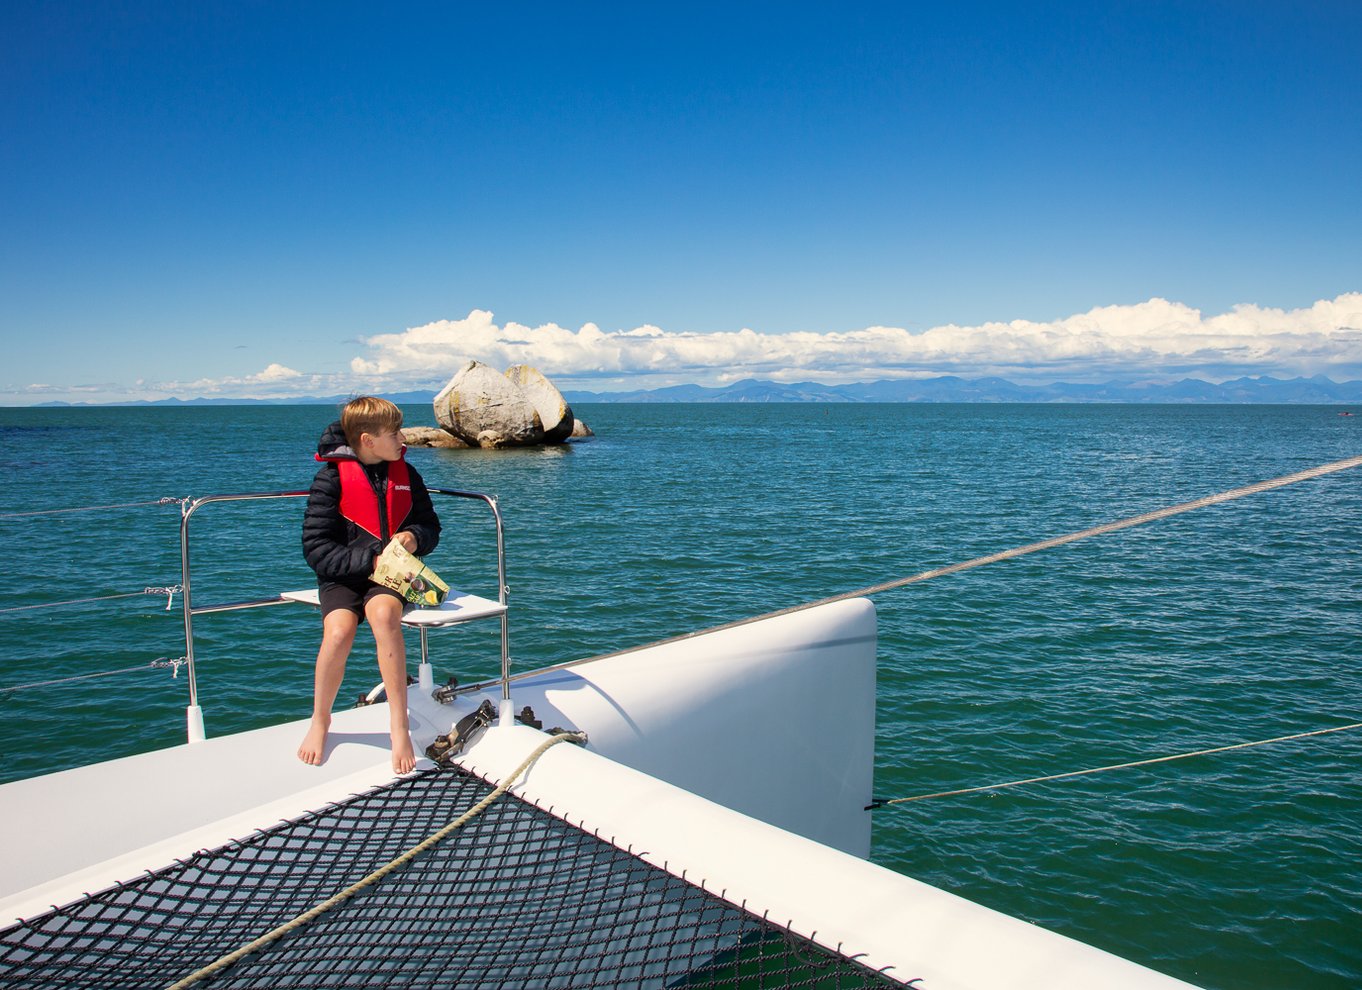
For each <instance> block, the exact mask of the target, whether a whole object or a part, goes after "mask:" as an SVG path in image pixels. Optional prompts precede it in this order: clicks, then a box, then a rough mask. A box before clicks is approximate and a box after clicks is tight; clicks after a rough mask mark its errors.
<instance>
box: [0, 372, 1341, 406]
mask: <svg viewBox="0 0 1362 990" xmlns="http://www.w3.org/2000/svg"><path fill="white" fill-rule="evenodd" d="M435 392H436V390H435V389H430V390H429V391H426V390H417V391H408V392H383V391H380V392H378V393H377V394H379V395H382V396H383V397H384V398H387V399H391V400H392V401H393V402H396V403H398V404H399V405H402V404H408V405H415V404H418V403H429V402H431V401H432V400H433V399H434V398H435ZM563 396H564V398H566V399H567V401H568V402H569V403H680V402H684V403H697V402H698V403H734V402H780V403H819V402H827V403H871V402H892V403H905V402H918V403H933V402H936V403H990V404H997V403H1024V404H1036V403H1041V404H1064V403H1069V404H1085V405H1090V404H1108V405H1362V381H1347V382H1335V381H1333V380H1332V379H1330V378H1327V377H1325V376H1323V375H1315V376H1314V377H1312V378H1290V379H1283V378H1272V377H1270V376H1266V375H1264V376H1259V377H1256V378H1254V377H1244V378H1236V379H1234V380H1232V381H1226V382H1220V383H1218V384H1217V383H1213V382H1207V381H1203V380H1201V379H1196V378H1184V379H1182V380H1181V381H1177V382H1167V383H1149V382H1115V381H1113V382H1105V383H1102V384H1079V383H1066V382H1056V383H1053V384H1049V385H1019V384H1016V383H1014V382H1010V381H1008V380H1007V379H1004V378H973V379H971V378H959V377H956V376H954V375H943V376H939V377H936V378H918V379H886V380H882V381H876V382H857V383H854V384H850V385H823V384H820V383H818V382H798V383H794V384H784V383H780V382H771V381H761V380H757V379H747V380H744V381H740V382H735V383H734V384H732V385H726V386H722V387H714V386H707V385H673V386H669V387H665V388H656V389H636V390H633V391H627V392H587V391H571V390H564V392H563ZM349 398H351V396H349V395H329V396H307V395H299V396H289V397H285V398H271V399H260V398H206V397H202V396H201V397H198V398H193V399H177V398H170V399H155V400H148V399H139V400H131V401H120V402H41V403H32V404H29V405H24V406H5V407H3V408H11V409H54V408H58V409H66V408H93V407H109V406H119V407H129V406H258V405H270V406H298V405H338V404H340V403H343V402H345V401H346V400H347V399H349Z"/></svg>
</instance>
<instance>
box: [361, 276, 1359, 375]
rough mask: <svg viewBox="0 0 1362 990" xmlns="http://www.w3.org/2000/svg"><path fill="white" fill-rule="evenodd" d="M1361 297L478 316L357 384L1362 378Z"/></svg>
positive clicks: (384, 353)
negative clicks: (673, 324) (851, 324)
mask: <svg viewBox="0 0 1362 990" xmlns="http://www.w3.org/2000/svg"><path fill="white" fill-rule="evenodd" d="M1359 328H1362V293H1348V294H1345V295H1341V296H1339V297H1338V298H1336V299H1333V300H1321V301H1320V302H1317V303H1315V304H1314V305H1313V306H1310V307H1309V308H1306V309H1298V310H1290V311H1287V310H1281V309H1266V308H1262V307H1259V306H1254V305H1241V306H1236V307H1235V308H1234V309H1233V310H1231V311H1230V312H1228V313H1223V314H1219V315H1216V316H1210V317H1207V316H1204V315H1203V314H1202V313H1201V312H1200V311H1199V310H1196V309H1192V308H1191V307H1188V306H1185V305H1183V304H1181V303H1173V302H1168V301H1167V300H1164V299H1151V300H1149V301H1148V302H1143V303H1139V304H1137V305H1131V306H1103V307H1099V308H1096V309H1093V310H1090V311H1088V312H1086V313H1081V314H1077V315H1074V316H1070V317H1067V318H1065V319H1061V320H1055V321H1053V322H1048V323H1037V322H1033V321H1029V320H1013V321H1011V322H1008V323H986V324H982V325H980V326H971V327H962V326H956V325H953V324H951V325H946V326H939V327H933V328H931V329H930V330H926V331H921V332H910V331H908V330H905V329H902V328H898V327H884V326H875V327H867V328H865V329H863V330H852V331H844V332H841V331H839V332H822V333H818V332H796V333H783V334H774V333H757V332H755V331H753V330H749V329H742V330H736V331H722V332H713V333H685V332H674V331H666V330H663V329H660V328H658V327H655V326H642V327H637V328H635V329H632V330H622V331H613V332H605V331H602V330H601V329H600V327H598V326H597V325H596V324H594V323H588V324H585V325H584V326H583V327H582V328H581V329H580V330H576V331H572V330H567V329H565V328H563V327H561V326H559V325H558V324H556V323H547V324H544V325H542V326H539V327H534V328H530V327H526V326H523V325H521V324H518V323H507V324H505V325H504V326H501V327H498V326H497V324H496V323H494V322H493V317H492V314H491V313H489V312H487V311H485V310H474V311H473V312H471V313H469V315H468V317H467V318H465V319H462V320H441V321H439V322H436V323H428V324H426V325H425V326H420V327H413V328H411V329H409V330H406V331H403V332H402V333H390V334H380V335H377V336H374V337H369V338H366V339H364V340H363V341H362V343H363V345H364V346H365V348H366V350H367V353H366V354H365V355H363V356H360V357H356V358H355V359H354V360H353V361H352V362H351V365H350V366H351V370H352V371H353V372H354V373H355V374H356V375H357V376H364V377H369V378H374V377H376V378H380V379H385V380H389V381H393V382H406V383H409V384H414V383H416V382H430V381H435V380H437V379H444V378H447V377H448V376H449V375H451V374H453V373H454V372H455V371H456V370H457V369H458V368H459V367H461V366H462V365H463V364H464V363H465V362H467V361H469V360H471V359H476V360H479V361H483V362H485V363H487V364H490V365H493V366H494V367H498V368H504V367H506V366H508V365H511V364H519V363H528V364H533V365H535V366H536V367H538V368H539V369H540V370H541V371H543V372H544V373H545V374H547V375H549V376H551V377H553V378H554V379H555V380H560V379H561V380H564V381H579V382H581V381H587V380H597V379H600V378H602V377H610V378H618V379H622V380H630V381H632V382H633V383H634V384H636V385H648V384H665V383H668V382H674V381H696V382H706V381H732V380H735V379H738V378H746V377H763V378H772V379H776V380H783V381H794V380H798V379H801V378H808V379H815V380H818V381H823V382H828V383H834V382H845V381H855V380H871V379H876V378H890V377H914V376H919V375H937V374H960V375H967V376H977V375H1003V376H1007V377H1010V378H1014V379H1017V380H1024V381H1033V382H1034V381H1054V380H1059V379H1065V378H1067V379H1071V380H1078V379H1087V380H1094V379H1107V378H1113V377H1141V378H1150V377H1160V376H1163V377H1182V376H1184V375H1190V376H1194V377H1201V378H1206V379H1209V380H1215V381H1218V380H1223V379H1226V378H1231V377H1236V376H1238V375H1244V374H1273V375H1278V376H1294V375H1302V374H1303V375H1312V374H1317V373H1325V374H1331V375H1333V376H1335V377H1356V376H1358V375H1359V374H1362V329H1359Z"/></svg>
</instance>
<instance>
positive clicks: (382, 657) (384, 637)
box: [364, 595, 416, 773]
mask: <svg viewBox="0 0 1362 990" xmlns="http://www.w3.org/2000/svg"><path fill="white" fill-rule="evenodd" d="M402 606H403V602H402V600H401V599H400V598H398V597H397V596H396V595H374V596H373V597H371V598H370V599H369V600H368V601H367V602H365V603H364V618H365V619H367V620H368V622H369V627H370V628H371V629H373V631H374V645H375V647H376V648H377V650H378V672H379V673H380V674H381V675H382V676H383V688H384V690H385V691H386V692H387V694H388V731H389V733H390V734H391V736H392V745H393V771H394V772H395V773H406V772H408V771H409V770H411V769H412V768H413V767H415V766H416V754H415V752H414V751H413V749H412V744H411V726H410V724H409V722H408V720H407V647H406V644H405V643H404V642H403V641H402Z"/></svg>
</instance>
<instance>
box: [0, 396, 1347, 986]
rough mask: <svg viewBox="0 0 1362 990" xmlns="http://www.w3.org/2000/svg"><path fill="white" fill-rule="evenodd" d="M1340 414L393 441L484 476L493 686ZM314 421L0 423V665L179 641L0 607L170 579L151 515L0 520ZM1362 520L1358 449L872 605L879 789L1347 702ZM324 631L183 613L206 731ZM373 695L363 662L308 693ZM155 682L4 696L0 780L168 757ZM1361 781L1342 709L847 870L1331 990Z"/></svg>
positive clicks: (1322, 455) (1259, 462)
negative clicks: (192, 634)
mask: <svg viewBox="0 0 1362 990" xmlns="http://www.w3.org/2000/svg"><path fill="white" fill-rule="evenodd" d="M1339 411H1340V410H1339V408H1338V407H1320V406H1087V405H1084V406H1077V405H1053V406H1052V405H824V404H800V405H588V406H582V407H580V408H578V410H577V412H578V414H579V415H580V417H581V418H583V419H585V420H586V421H587V422H588V423H589V424H590V425H591V427H592V428H593V429H594V430H595V431H596V433H597V437H596V439H594V440H591V441H587V442H584V443H580V444H573V445H570V446H567V447H563V448H555V449H544V450H531V451H502V452H485V451H464V450H460V451H435V450H425V449H415V450H412V451H411V452H410V455H409V457H410V460H411V461H412V463H413V464H415V465H416V466H417V467H418V468H419V470H420V471H421V472H422V474H423V475H424V476H425V478H426V479H427V481H428V483H430V484H432V485H436V486H442V487H452V488H463V489H474V490H478V491H486V492H490V493H494V494H496V495H497V496H498V497H499V499H500V503H501V508H502V512H503V514H504V516H505V519H506V526H507V554H508V561H509V583H510V586H511V594H512V615H513V618H512V624H511V645H512V653H513V657H514V662H515V665H516V667H517V668H518V669H527V668H530V667H534V666H539V665H543V664H548V663H555V662H560V661H564V660H570V659H574V658H577V657H582V656H587V655H593V654H598V653H604V652H608V651H612V650H615V649H620V648H623V647H627V646H632V645H638V644H642V643H646V642H649V641H652V640H656V639H660V638H663V637H666V636H670V635H674V634H678V633H683V632H688V631H691V630H694V629H697V628H701V627H706V626H712V625H715V624H718V623H722V622H726V621H729V620H734V619H738V618H743V617H746V616H751V615H755V614H758V613H763V612H767V611H772V610H775V609H779V608H783V607H786V606H790V605H794V604H797V603H800V602H803V601H807V600H811V599H815V598H821V597H825V596H829V595H832V594H836V593H838V592H842V591H847V590H851V589H855V588H860V587H864V586H867V585H871V584H874V583H877V582H880V581H884V580H888V579H890V578H894V577H899V576H906V575H910V574H915V573H918V572H920V571H924V570H927V569H929V568H933V567H938V566H942V565H945V564H950V563H954V562H957V561H963V560H966V559H969V558H973V557H976V556H980V555H983V554H987V553H992V552H996V551H1000V550H1005V549H1008V548H1010V547H1014V546H1018V545H1021V544H1026V543H1031V542H1033V541H1036V540H1040V539H1044V538H1046V537H1050V536H1056V535H1060V534H1063V533H1067V532H1070V531H1074V530H1079V529H1083V528H1086V527H1089V526H1093V525H1096V524H1099V523H1102V522H1106V521H1110V520H1115V519H1119V518H1122V517H1125V516H1129V515H1133V514H1136V513H1141V512H1145V511H1149V510H1152V509H1155V508H1159V507H1162V506H1165V505H1170V504H1173V503H1178V502H1183V501H1187V500H1189V499H1193V498H1198V497H1200V496H1203V495H1208V494H1212V493H1215V492H1218V491H1222V490H1225V489H1230V488H1234V487H1238V486H1241V485H1246V484H1249V483H1252V482H1255V481H1260V480H1264V479H1268V478H1274V477H1277V476H1280V475H1284V474H1288V473H1291V472H1294V471H1299V470H1302V469H1304V468H1307V467H1312V466H1315V465H1318V464H1323V463H1326V462H1330V461H1335V460H1339V459H1341V458H1344V457H1350V456H1354V455H1357V454H1359V453H1362V416H1357V417H1346V416H1340V415H1339ZM331 412H332V411H331V410H330V409H328V408H327V407H325V406H286V407H271V406H243V407H181V408H163V407H144V408H88V409H0V464H3V468H4V470H3V471H0V494H2V495H3V498H0V538H3V541H4V543H5V545H6V547H7V551H8V552H7V557H8V561H7V566H6V567H5V568H4V569H3V573H0V687H5V686H13V685H18V684H26V683H31V682H36V681H46V680H54V679H58V678H64V677H72V676H75V675H80V674H86V673H94V672H101V671H109V670H117V669H121V668H127V667H142V666H143V665H145V664H147V663H148V662H149V661H151V660H153V659H155V658H157V657H162V656H168V657H178V656H180V655H181V654H182V653H183V652H184V642H183V628H182V624H181V617H180V612H179V610H178V608H176V609H174V610H172V611H166V610H165V599H164V597H155V596H147V595H136V596H134V597H130V598H122V599H116V600H110V601H105V602H98V603H93V604H87V605H84V606H66V605H61V606H56V607H44V608H31V607H29V606H32V605H46V604H48V603H53V602H62V601H68V600H71V599H80V598H94V597H102V596H109V595H115V594H124V593H131V592H137V591H140V590H141V589H142V588H144V587H147V586H162V585H171V584H175V583H177V582H178V580H179V544H178V531H179V512H178V509H177V508H176V507H175V506H161V507H157V506H135V507H126V508H116V509H104V510H100V511H94V512H80V513H65V514H49V515H16V514H17V513H28V512H36V511H40V510H50V509H59V508H70V507H84V506H93V505H111V504H121V503H133V502H143V501H148V500H154V499H157V498H159V497H162V496H176V497H179V496H186V495H204V494H210V493H223V492H243V491H268V490H283V489H296V488H306V487H307V484H308V482H309V481H310V479H311V476H312V474H313V471H314V469H315V465H314V463H313V461H312V452H313V450H314V447H315V442H316V439H317V436H318V434H319V432H320V431H321V429H322V428H323V427H324V426H325V425H326V423H327V421H328V420H329V419H330V418H331ZM406 414H407V422H408V425H422V424H426V423H429V422H430V419H431V416H430V411H429V409H428V408H422V407H407V408H406ZM437 507H438V508H439V509H440V510H441V513H442V517H443V518H444V520H445V524H446V528H445V537H444V540H443V543H442V545H441V547H440V549H439V550H438V551H437V552H436V553H435V554H434V555H433V557H432V558H431V563H432V564H433V565H434V566H435V568H436V569H437V570H438V571H440V572H441V573H442V574H444V575H445V576H446V577H449V578H452V579H453V583H455V584H456V585H458V586H459V587H461V588H464V589H465V590H468V591H473V592H479V593H482V594H487V595H489V596H494V595H495V588H496V580H495V554H494V543H493V537H492V529H491V524H490V516H489V515H488V514H487V512H486V510H485V509H484V508H481V507H480V506H479V505H478V504H476V503H471V502H462V501H460V502H452V501H451V502H443V501H442V502H439V503H437ZM301 511H302V504H301V501H289V502H273V503H264V504H252V505H242V504H215V505H209V506H206V507H204V508H203V509H201V510H200V511H199V512H198V513H197V514H196V515H195V517H194V522H193V540H194V543H193V546H194V563H195V571H194V576H195V589H194V590H195V602H196V604H207V603H209V602H221V601H232V600H240V599H244V598H252V597H258V596H265V595H271V594H275V593H277V592H278V591H281V590H285V589H288V588H301V587H306V586H307V585H308V583H309V581H310V578H311V572H310V571H308V570H307V568H306V566H305V565H304V564H303V562H302V559H301V553H300V549H299V539H298V529H299V520H300V515H301ZM1360 537H1362V469H1355V470H1352V471H1348V472H1342V473H1340V474H1335V475H1331V476H1328V477H1325V478H1321V479H1317V480H1314V481H1310V482H1305V483H1302V484H1299V485H1295V486H1291V487H1289V488H1285V489H1281V490H1277V491H1274V492H1270V493H1266V494H1262V495H1257V496H1252V497H1250V498H1247V499H1243V500H1239V501H1236V502H1232V503H1228V504H1224V505H1219V506H1215V507H1212V508H1207V509H1203V510H1199V511H1197V512H1193V513H1190V514H1187V515H1182V516H1178V517H1176V518H1174V519H1170V520H1165V521H1163V522H1158V523H1154V524H1151V525H1148V526H1143V527H1138V528H1135V529H1131V530H1125V531H1122V532H1119V533H1115V534H1111V535H1108V536H1103V537H1098V538H1096V539H1092V540H1087V541H1083V542H1080V543H1075V544H1070V545H1067V546H1064V547H1060V548H1056V549H1053V550H1049V551H1044V552H1042V553H1038V554H1034V555H1031V556H1028V557H1025V558H1021V559H1018V560H1014V561H1010V562H1007V563H1001V564H996V565H991V566H988V567H984V568H980V569H977V570H972V571H969V572H966V573H963V574H958V575H953V576H949V577H944V578H941V579H938V580H934V581H931V582H928V583H925V584H920V585H915V586H913V587H910V588H906V589H902V590H898V591H892V592H887V593H884V594H882V595H879V596H877V597H876V599H875V603H876V606H877V608H878V610H879V621H880V643H879V651H880V656H879V705H878V716H877V726H878V728H877V739H878V755H877V768H876V793H877V795H879V796H881V797H885V798H894V797H905V796H911V795H916V794H922V793H928V792H935V791H943V790H950V789H955V788H964V787H971V786H975V785H983V784H990V783H997V782H1002V781H1010V780H1016V779H1020V778H1028V777H1035V776H1040V775H1046V774H1053V773H1060V772H1064V771H1070V770H1080V769H1085V768H1089V767H1098V766H1105V765H1110V764H1116V763H1122V762H1126V761H1131V760H1138V759H1145V758H1151V757H1156V756H1163V755H1168V754H1173V753H1179V752H1185V751H1190V750H1197V749H1203V748H1209V747H1215V746H1223V745H1228V744H1231V743H1238V742H1245V741H1250V740H1258V739H1266V738H1270V737H1275V736H1282V735H1287V734H1291V733H1297V732H1305V731H1309V730H1314V729H1321V728H1327V727H1330V726H1336V725H1344V724H1347V723H1351V722H1357V721H1362V662H1359V661H1360V660H1362V645H1359V644H1360V643H1362V554H1360V553H1359V549H1358V548H1359V542H1360V539H1359V538H1360ZM176 605H177V606H178V599H177V600H176ZM483 625H484V626H485V627H486V628H485V629H478V628H477V627H469V628H467V629H466V630H463V631H459V632H454V633H446V634H443V635H438V634H437V635H435V636H433V637H432V646H433V651H434V654H435V663H436V675H437V678H441V679H442V678H443V677H444V676H445V675H447V674H457V675H458V676H459V678H460V680H462V681H464V682H465V683H467V682H469V681H472V680H475V679H480V678H484V677H490V676H492V675H493V674H494V673H495V672H496V669H497V665H498V646H497V639H496V633H497V630H496V628H495V624H494V623H485V624H483ZM318 632H319V623H318V621H317V619H316V615H315V613H314V612H312V611H310V610H308V609H303V608H297V609H294V608H293V607H284V608H272V609H261V610H254V611H250V612H238V613H231V614H221V615H207V616H202V617H200V618H199V619H198V620H197V622H196V649H197V655H198V659H199V675H198V676H199V689H200V700H201V702H202V705H203V708H204V712H205V720H206V723H207V728H208V731H209V733H210V734H221V733H227V732H235V731H239V730H242V729H247V728H251V727H254V726H259V725H263V724H267V723H270V722H274V721H278V720H281V719H294V718H301V717H303V716H304V715H305V714H306V713H307V711H308V705H309V691H310V677H311V666H312V659H313V657H314V655H315V649H316V640H317V636H318ZM412 653H413V655H414V637H413V647H412ZM376 680H377V677H376V672H375V670H374V669H373V663H372V654H371V653H370V654H366V652H365V651H364V649H363V647H362V644H361V646H360V648H359V649H357V652H356V655H355V657H354V658H352V661H351V668H350V673H349V675H348V678H347V681H346V686H345V688H344V689H343V691H342V695H341V699H342V702H344V701H346V700H347V699H350V698H353V697H354V696H355V695H357V694H359V693H360V692H361V691H365V690H367V689H368V688H369V687H371V686H372V685H373V684H374V683H375V682H376ZM186 700H187V699H186V691H185V677H184V675H183V673H181V675H180V677H179V678H172V677H171V675H170V673H169V672H168V671H165V670H151V669H139V670H136V671H134V672H131V673H124V674H119V675H115V676H110V677H106V678H98V679H90V680H84V681H78V682H72V683H68V684H65V685H56V686H50V687H40V688H31V689H28V690H23V691H18V692H6V693H0V756H2V757H3V759H0V780H11V779H15V778H19V777H27V776H32V775H36V774H42V773H48V772H51V771H54V770H60V769H63V768H65V767H70V766H73V765H76V764H79V763H82V762H86V761H98V760H104V759H107V758H110V757H116V756H122V755H126V754H129V753H135V752H139V751H143V750H146V749H151V748H155V747H160V746H164V745H169V744H174V743H177V742H179V741H181V740H182V738H183V731H184V730H183V709H184V706H185V704H186ZM840 717H841V716H840V713H838V712H836V711H829V712H828V713H827V717H826V719H824V720H823V721H822V723H821V724H820V725H818V726H810V731H813V732H825V733H835V732H836V731H837V727H838V725H839V718H840ZM1360 767H1362V730H1353V731H1350V732H1339V733H1333V734H1330V735H1324V736H1316V737H1313V738H1309V739H1303V740H1299V741H1296V742H1289V743H1279V744H1275V745H1271V746H1264V747H1260V748H1253V749H1244V750H1237V751H1234V752H1231V753H1223V754H1218V755H1213V756H1205V757H1198V758H1194V759H1189V760H1182V761H1176V762H1170V763H1161V764H1156V765H1153V766H1148V767H1141V768H1136V769H1131V770H1122V771H1114V772H1109V773H1103V774H1095V775H1091V776H1083V777H1077V778H1070V779H1067V780H1060V781H1053V782H1050V783H1042V784H1034V785H1028V786H1024V787H1017V788H1011V789H1007V790H997V791H991V792H987V793H980V794H971V795H962V796H958V797H945V798H935V799H932V800H926V801H921V802H916V803H911V804H904V805H898V806H894V807H890V808H884V809H881V810H877V811H875V812H873V814H874V818H875V839H874V852H873V856H874V859H875V860H876V861H877V862H879V863H881V864H883V865H885V866H888V867H890V868H892V869H895V870H899V871H901V872H903V873H906V874H909V875H912V876H914V877H917V878H919V879H921V880H924V881H927V882H929V883H932V884H935V885H937V886H940V887H943V888H945V889H947V890H951V891H954V892H956V893H959V894H962V895H964V896H965V897H968V898H971V899H973V900H976V901H979V902H981V903H984V904H987V905H989V906H991V907H994V908H997V909H999V910H1002V911H1005V912H1008V913H1009V914H1014V915H1017V916H1020V917H1022V918H1026V919H1029V920H1031V921H1034V922H1036V923H1038V924H1041V925H1044V926H1046V927H1049V928H1052V929H1055V930H1057V931H1060V932H1063V933H1065V934H1067V935H1071V936H1074V937H1076V938H1079V939H1081V940H1083V941H1086V942H1090V943H1092V944H1095V945H1098V946H1101V947H1102V948H1105V949H1108V950H1110V951H1113V952H1115V953H1118V954H1120V955H1122V956H1125V957H1128V958H1130V959H1133V960H1136V961H1138V962H1141V963H1144V964H1146V965H1149V966H1153V967H1155V968H1157V969H1159V970H1162V971H1164V972H1167V973H1169V974H1172V975H1174V976H1177V977H1180V978H1182V979H1186V980H1189V981H1190V982H1192V983H1196V984H1199V985H1202V986H1205V987H1209V988H1217V990H1245V988H1247V990H1254V988H1263V990H1266V988H1272V990H1280V988H1334V987H1337V988H1355V987H1357V986H1359V985H1362V770H1360V769H1359V768H1360ZM867 814H871V812H867ZM98 815H99V809H98V808H92V809H91V816H92V819H95V820H97V818H98ZM905 938H906V939H910V940H911V939H912V938H913V933H911V932H908V933H905ZM931 948H932V947H931V946H930V945H923V947H922V950H923V952H924V953H926V952H930V951H931Z"/></svg>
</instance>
